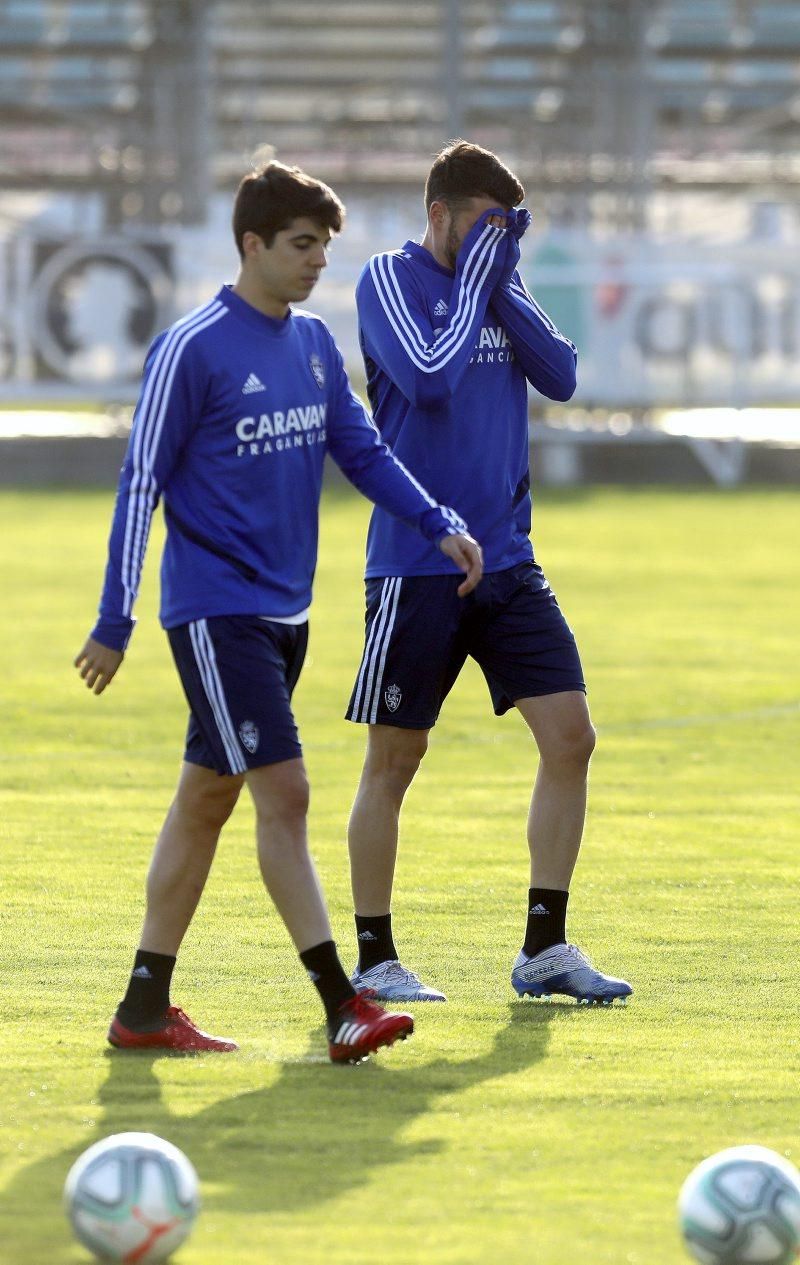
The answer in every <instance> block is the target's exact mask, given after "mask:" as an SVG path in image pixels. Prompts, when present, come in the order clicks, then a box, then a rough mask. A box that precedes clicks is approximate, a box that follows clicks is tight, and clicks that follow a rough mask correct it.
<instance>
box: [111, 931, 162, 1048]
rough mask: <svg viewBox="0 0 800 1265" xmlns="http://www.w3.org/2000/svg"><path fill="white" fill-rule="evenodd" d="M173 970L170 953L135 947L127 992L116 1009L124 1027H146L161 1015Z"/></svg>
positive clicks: (160, 1017)
mask: <svg viewBox="0 0 800 1265" xmlns="http://www.w3.org/2000/svg"><path fill="white" fill-rule="evenodd" d="M174 969H175V958H174V957H173V956H172V955H171V954H169V953H149V952H148V951H147V949H137V950H136V958H135V959H134V963H133V971H132V972H131V978H130V980H129V981H128V991H127V993H126V994H125V996H124V997H123V999H122V1001H121V1002H120V1004H119V1006H118V1008H117V1014H118V1015H119V1017H120V1019H121V1020H122V1022H123V1023H124V1024H125V1027H126V1028H141V1027H148V1026H149V1025H151V1024H154V1023H156V1022H157V1021H158V1020H160V1019H163V1018H164V1015H165V1013H166V1010H167V1006H168V1005H169V986H170V983H171V982H172V972H173V970H174Z"/></svg>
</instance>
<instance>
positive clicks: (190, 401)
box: [75, 162, 481, 1062]
mask: <svg viewBox="0 0 800 1265" xmlns="http://www.w3.org/2000/svg"><path fill="white" fill-rule="evenodd" d="M343 210H344V208H343V207H342V204H341V203H340V202H339V200H338V198H337V197H336V196H335V194H334V193H333V192H332V191H331V190H330V189H329V188H327V186H326V185H324V184H321V183H320V182H319V181H316V180H313V179H311V178H310V177H309V176H307V175H305V174H304V173H303V172H302V171H300V170H299V169H298V168H288V167H285V166H283V165H282V164H280V163H276V162H272V163H268V164H266V165H265V166H264V167H262V168H261V169H260V170H257V171H254V172H253V173H251V174H250V175H247V176H245V178H244V179H243V181H242V183H241V185H240V186H239V190H238V193H237V195H236V200H235V205H234V210H233V231H234V236H235V239H236V244H237V247H238V250H239V254H240V256H241V268H240V271H239V275H238V278H237V280H236V283H235V285H233V286H232V287H229V286H223V287H222V289H221V290H220V291H219V293H218V294H217V295H216V296H215V298H213V299H212V300H211V301H210V302H209V303H206V304H205V305H204V306H203V307H200V308H198V309H197V310H196V311H193V312H191V313H190V314H189V315H188V316H185V317H184V318H183V319H182V320H179V321H177V322H176V323H175V324H174V325H172V326H171V328H170V329H168V330H167V331H166V332H165V333H163V334H161V335H159V337H158V338H157V339H156V340H155V342H154V343H153V345H152V347H151V349H150V352H149V354H148V357H147V361H146V365H145V371H144V381H143V386H142V391H141V395H140V397H139V402H138V405H137V408H136V412H135V416H134V423H133V429H132V432H131V438H130V443H129V445H128V451H127V456H126V458H125V463H124V466H123V469H122V473H121V476H120V483H119V490H118V494H117V501H116V507H115V510H114V518H113V523H112V528H111V537H110V543H109V558H108V565H107V569H106V575H105V585H104V588H103V594H102V599H101V604H100V615H99V619H98V622H97V624H96V625H95V627H94V629H93V631H92V633H91V635H90V637H89V639H88V640H87V642H86V644H85V645H84V647H83V649H82V650H81V651H80V653H79V654H78V656H77V658H76V660H75V666H76V667H77V668H78V670H79V671H80V675H81V676H82V677H83V679H84V681H85V682H86V685H87V686H88V687H89V689H92V690H93V691H94V692H95V693H96V694H100V693H102V691H103V690H104V689H105V688H106V686H107V685H108V683H109V682H110V681H111V680H112V678H113V677H114V674H115V673H116V671H117V669H118V668H119V666H120V664H121V663H122V658H123V654H124V652H125V648H126V646H127V644H128V639H129V637H130V635H131V632H132V629H133V623H134V621H133V617H132V610H133V605H134V601H135V598H136V594H137V589H138V585H139V577H140V573H141V567H142V562H143V559H144V553H145V547H146V544H147V538H148V532H149V528H150V522H151V517H152V514H153V511H154V509H155V506H156V504H157V502H158V500H159V498H161V499H163V501H164V511H165V518H166V525H167V539H166V545H165V548H164V555H163V558H162V564H161V622H162V624H163V625H164V627H165V628H166V630H167V634H168V637H169V642H170V646H171V648H172V653H173V656H174V658H175V663H176V666H177V669H178V673H179V675H180V679H181V683H182V685H183V689H184V692H185V694H186V698H187V701H188V704H189V709H190V718H189V728H188V733H187V738H186V753H185V761H184V763H183V766H182V770H181V774H180V779H179V782H178V788H177V793H176V796H175V799H174V802H173V804H172V806H171V808H170V810H169V813H168V815H167V818H166V821H165V823H164V826H163V828H162V830H161V833H160V835H159V838H158V841H157V844H156V848H155V852H154V855H153V859H152V862H151V865H150V870H149V874H148V879H147V909H146V915H145V919H144V928H143V931H142V937H141V942H140V947H139V950H138V952H137V953H136V957H135V961H134V965H133V970H132V973H131V977H130V981H129V984H128V989H127V992H126V993H125V996H124V998H123V999H122V1001H121V1003H120V1005H119V1008H118V1010H117V1012H116V1014H115V1016H114V1018H113V1020H112V1023H111V1027H110V1029H109V1033H108V1039H109V1041H110V1042H111V1044H112V1045H115V1046H119V1047H122V1048H126V1049H128V1048H142V1047H147V1048H154V1047H155V1048H166V1049H173V1050H209V1051H226V1050H234V1049H236V1044H235V1043H234V1042H233V1041H230V1040H226V1039H223V1038H218V1037H212V1036H209V1035H208V1034H206V1033H204V1032H201V1031H200V1030H199V1029H198V1028H197V1027H196V1026H195V1025H194V1024H193V1023H192V1021H191V1020H190V1019H189V1018H188V1016H187V1015H186V1014H185V1013H184V1012H183V1011H182V1010H180V1009H179V1008H178V1007H175V1006H171V1005H170V982H171V976H172V971H173V967H174V965H175V959H176V955H177V953H178V949H179V947H180V944H181V941H182V939H183V936H184V934H185V932H186V930H187V928H188V926H189V923H190V921H191V918H192V915H193V914H194V911H195V908H196V906H197V903H198V901H199V899H200V895H201V893H202V890H203V887H204V885H205V882H206V878H207V876H208V872H209V869H210V866H211V862H212V860H213V857H214V850H215V848H216V846H217V841H218V838H219V834H220V831H221V829H222V827H223V825H224V823H225V822H226V820H227V819H228V817H229V816H230V814H231V812H232V810H233V808H234V805H235V804H236V801H237V798H238V796H239V792H240V790H241V788H242V786H243V785H244V784H245V783H246V784H247V787H248V790H249V791H250V793H251V795H252V797H253V800H254V803H255V809H256V823H257V824H256V828H257V841H258V856H259V862H260V866H261V871H262V874H263V877H264V882H265V884H266V887H267V889H268V891H269V894H270V896H271V897H272V899H273V901H274V903H275V905H276V907H277V909H278V911H279V913H280V914H281V916H282V918H283V921H284V923H285V924H286V927H287V930H288V932H289V934H290V936H291V938H292V940H293V941H294V943H295V945H296V947H297V950H298V952H299V955H300V958H301V961H302V962H303V964H304V966H305V968H306V970H307V971H308V974H309V976H310V977H311V979H312V980H313V982H314V984H315V985H316V987H317V989H318V991H319V994H320V997H321V999H322V1003H323V1005H324V1007H325V1012H326V1016H327V1025H328V1034H329V1052H330V1057H331V1059H332V1060H333V1061H334V1062H355V1061H358V1060H359V1059H361V1058H363V1057H365V1056H366V1055H368V1054H369V1053H371V1052H374V1051H375V1050H376V1049H378V1048H379V1047H380V1046H384V1045H390V1044H391V1043H392V1042H393V1041H395V1040H397V1039H398V1038H404V1037H406V1036H408V1035H409V1034H410V1033H411V1032H412V1031H413V1020H412V1018H411V1016H410V1015H407V1014H387V1013H386V1012H385V1011H384V1010H383V1008H382V1007H380V1006H378V1005H376V1004H375V1003H374V1002H373V1001H371V1000H369V999H368V998H367V997H366V996H364V995H363V994H362V993H361V992H358V993H357V992H356V990H355V989H354V987H353V986H352V984H351V983H350V981H349V979H348V978H347V975H346V974H345V972H344V970H343V969H342V966H341V963H340V961H339V958H338V956H337V953H336V947H335V945H334V942H333V939H332V936H331V928H330V923H329V921H328V914H327V911H326V907H325V903H324V900H323V896H322V893H321V890H320V886H319V882H318V879H317V875H316V872H315V869H314V865H313V862H312V860H311V858H310V856H309V852H308V846H307V840H306V813H307V808H308V783H307V780H306V772H305V768H304V764H303V759H302V753H301V747H300V742H299V739H298V734H297V729H296V726H295V722H294V718H293V716H292V710H291V702H290V700H291V695H292V691H293V689H294V686H295V685H296V683H297V679H298V677H299V675H300V669H301V667H302V664H303V657H304V655H305V650H306V643H307V638H308V622H307V621H308V610H309V606H310V604H311V582H312V577H313V574H314V568H315V565H316V555H317V531H318V513H319V497H320V489H321V484H322V465H323V458H324V455H325V452H326V450H327V451H328V452H330V454H331V456H332V457H333V458H334V459H335V460H336V461H337V463H338V464H339V465H340V466H341V468H342V470H343V471H344V473H345V474H346V475H347V477H348V478H349V479H350V480H351V481H352V482H353V483H355V484H356V486H357V487H358V488H360V490H361V491H362V492H364V493H365V494H366V495H367V496H369V497H371V498H372V499H373V500H375V501H379V502H380V504H381V505H382V506H383V508H384V509H385V510H386V512H387V513H389V514H397V515H399V516H400V517H401V518H402V519H403V521H404V522H405V523H407V524H408V527H409V530H411V531H415V530H416V531H419V532H420V533H421V534H422V536H423V537H424V539H425V540H426V541H429V542H430V543H431V545H432V546H433V548H434V549H441V550H442V552H443V556H444V554H446V555H447V556H448V558H451V559H452V560H453V562H454V563H455V565H456V566H457V567H460V568H461V569H462V570H463V571H464V572H466V578H465V579H464V580H463V584H462V592H464V593H467V592H469V591H471V589H472V588H473V587H474V585H475V584H476V583H477V581H478V580H479V578H480V574H481V558H480V549H479V547H478V546H477V544H476V543H475V541H474V540H472V538H471V537H470V536H469V535H467V534H466V527H465V524H464V523H463V522H462V521H461V520H460V519H459V518H458V516H457V515H456V514H455V513H454V511H452V510H449V509H446V508H445V509H443V508H442V507H440V506H439V505H437V504H436V502H435V501H433V500H432V499H431V498H430V496H428V494H427V493H426V492H425V491H424V489H423V488H422V487H421V486H420V484H418V483H417V482H416V481H415V480H414V479H413V478H412V477H411V476H410V475H409V474H408V472H407V471H406V470H405V469H404V468H403V467H402V466H401V465H399V464H398V463H397V462H396V461H395V460H394V458H393V457H392V455H391V453H390V452H389V451H388V449H387V448H386V446H385V445H384V444H383V443H382V442H381V440H380V438H379V436H378V433H377V431H376V429H375V427H374V426H373V425H372V422H371V420H370V418H369V416H368V414H367V413H366V411H365V409H364V407H363V405H362V404H361V403H360V401H359V400H358V399H357V397H356V396H355V395H354V394H353V392H352V390H351V388H350V384H349V382H348V380H347V376H346V374H345V370H344V366H343V364H342V358H341V355H340V354H339V351H338V349H337V347H336V345H335V344H334V342H333V339H332V337H331V334H330V332H329V330H328V329H327V327H326V326H325V325H324V324H323V322H322V321H321V320H320V319H319V318H318V317H316V316H313V315H311V314H310V313H307V312H304V311H301V310H295V309H292V308H291V307H290V306H289V305H290V303H292V302H296V301H300V300H303V299H305V298H307V296H308V295H309V294H310V292H311V291H312V289H313V288H314V286H315V285H316V283H317V281H318V279H319V276H320V273H321V271H322V269H323V268H324V267H325V263H326V252H327V248H328V245H329V242H330V240H331V235H332V234H333V233H335V232H338V231H339V229H340V227H341V224H342V217H343Z"/></svg>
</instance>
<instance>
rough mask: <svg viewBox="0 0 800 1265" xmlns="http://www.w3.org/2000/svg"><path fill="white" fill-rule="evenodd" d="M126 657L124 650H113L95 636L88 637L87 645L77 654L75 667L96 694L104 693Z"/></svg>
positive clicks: (88, 687) (87, 685)
mask: <svg viewBox="0 0 800 1265" xmlns="http://www.w3.org/2000/svg"><path fill="white" fill-rule="evenodd" d="M124 657H125V655H124V651H122V650H112V649H111V647H110V646H103V645H101V644H100V642H99V641H95V640H94V638H93V637H87V639H86V645H85V646H84V647H83V649H82V650H81V651H80V653H79V654H76V656H75V667H76V668H77V669H78V671H79V672H80V674H81V677H82V679H83V680H84V681H85V682H86V688H87V689H89V690H94V692H95V694H102V693H103V690H104V689H105V688H106V686H107V685H108V684H109V683H110V682H111V681H112V680H113V679H114V676H115V675H116V672H117V668H118V667H119V665H120V664H121V663H122V660H123V658H124Z"/></svg>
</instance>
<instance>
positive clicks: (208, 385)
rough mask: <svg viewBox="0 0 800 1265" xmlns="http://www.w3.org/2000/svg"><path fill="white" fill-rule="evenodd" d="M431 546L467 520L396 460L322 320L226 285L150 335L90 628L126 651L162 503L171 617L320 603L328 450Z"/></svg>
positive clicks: (268, 612)
mask: <svg viewBox="0 0 800 1265" xmlns="http://www.w3.org/2000/svg"><path fill="white" fill-rule="evenodd" d="M326 450H327V451H329V452H330V454H331V456H332V457H333V458H334V460H335V461H336V462H337V464H338V465H339V466H340V467H341V469H342V470H343V472H344V473H345V475H346V476H347V477H348V478H349V479H350V480H351V482H353V483H354V484H355V485H356V487H358V488H359V489H360V490H361V491H362V492H363V493H364V494H365V496H367V497H369V498H370V499H371V500H373V501H378V502H380V504H381V505H382V507H383V508H384V510H385V511H386V512H387V513H388V514H390V515H392V514H396V515H398V516H399V517H400V518H402V519H403V521H404V523H405V524H407V525H408V530H409V531H410V532H411V533H412V535H413V534H416V533H417V532H421V533H423V535H424V538H425V539H426V541H430V542H431V544H432V546H433V547H435V545H436V542H438V541H439V540H441V539H442V537H443V536H445V535H447V534H448V533H453V532H456V531H464V530H466V525H465V524H464V522H463V521H462V520H461V519H460V518H459V517H458V515H457V514H455V513H454V512H453V511H451V510H448V509H447V508H445V507H441V506H438V505H437V504H436V502H435V501H434V500H433V499H432V498H431V497H430V496H429V495H428V494H427V493H426V491H425V490H424V488H422V487H421V486H420V484H419V483H417V481H416V479H414V478H413V477H412V476H411V475H410V474H409V472H408V471H407V470H405V469H404V468H403V466H402V465H400V464H399V463H398V462H396V461H395V459H394V457H393V456H392V454H391V453H390V452H389V450H388V449H387V447H386V445H385V444H384V443H382V442H381V440H380V437H379V435H378V432H377V430H376V428H375V426H374V425H373V424H372V421H371V419H370V417H369V415H368V414H367V412H366V410H365V409H364V406H363V405H362V404H361V402H360V400H359V399H358V398H357V396H356V395H355V394H354V393H353V391H352V389H351V387H350V383H349V381H348V379H347V375H346V373H345V370H344V365H343V363H342V358H341V355H340V353H339V350H338V348H337V347H336V345H335V343H334V341H333V338H332V336H331V333H330V331H329V330H328V328H327V326H326V325H325V324H324V322H323V321H321V320H320V319H319V317H316V316H313V315H311V314H310V313H307V312H303V311H291V312H290V313H289V315H288V316H287V317H286V318H285V319H284V320H276V319H273V318H272V317H269V316H264V315H263V314H262V313H261V312H259V311H257V310H256V309H255V308H254V307H252V306H251V305H250V304H249V303H246V302H245V301H244V300H243V299H241V298H240V297H239V296H238V295H236V294H234V293H233V292H232V290H231V289H230V288H229V287H227V286H223V288H222V289H221V290H220V291H219V293H218V294H217V295H216V297H215V298H214V299H213V300H212V301H211V302H210V303H207V304H206V305H205V306H203V307H200V308H198V309H197V310H196V311H194V312H191V313H190V314H189V315H188V316H186V317H184V318H183V319H182V320H179V321H177V322H176V323H175V324H174V325H172V326H171V327H170V328H169V329H168V330H166V331H165V332H164V333H162V334H160V335H159V336H158V337H157V338H156V340H155V341H154V343H153V345H152V347H151V348H150V351H149V353H148V357H147V361H146V364H145V371H144V378H143V383H142V390H141V394H140V396H139V401H138V404H137V407H136V411H135V414H134V422H133V428H132V431H131V437H130V441H129V444H128V450H127V454H126V457H125V462H124V465H123V467H122V472H121V475H120V482H119V488H118V491H117V500H116V505H115V508H114V517H113V522H112V527H111V537H110V541H109V556H108V564H107V567H106V574H105V583H104V587H103V594H102V598H101V603H100V615H99V619H98V622H97V624H96V626H95V628H94V630H93V632H92V636H93V637H94V638H95V639H96V640H97V641H99V642H100V643H101V644H103V645H106V646H109V647H111V648H112V649H117V650H123V649H124V648H125V646H126V645H127V642H128V639H129V637H130V634H131V631H132V629H133V624H134V619H133V606H134V602H135V600H136V595H137V591H138V588H139V579H140V574H141V569H142V563H143V561H144V554H145V549H146V546H147V538H148V534H149V530H150V523H151V519H152V515H153V511H154V509H155V507H156V505H157V504H158V501H159V499H162V498H163V502H164V514H165V519H166V525H167V538H166V544H165V547H164V554H163V558H162V562H161V611H160V617H161V622H162V624H163V626H164V627H165V628H172V627H176V626H177V625H179V624H184V623H187V622H189V621H190V620H195V619H203V618H207V617H209V616H212V615H263V616H266V617H268V618H269V617H272V618H277V619H281V618H284V619H285V618H291V617H292V616H296V615H298V614H301V613H302V612H304V611H305V610H307V608H308V607H309V605H310V604H311V585H312V580H313V576H314V569H315V566H316V559H317V536H318V516H319V497H320V491H321V487H322V468H323V460H324V456H325V452H326ZM421 538H422V537H421Z"/></svg>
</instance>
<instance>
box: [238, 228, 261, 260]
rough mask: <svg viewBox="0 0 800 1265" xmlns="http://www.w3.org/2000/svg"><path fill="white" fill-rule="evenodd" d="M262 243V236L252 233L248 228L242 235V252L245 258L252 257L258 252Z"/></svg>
mask: <svg viewBox="0 0 800 1265" xmlns="http://www.w3.org/2000/svg"><path fill="white" fill-rule="evenodd" d="M263 245H264V239H263V237H259V235H258V233H253V232H252V231H251V230H250V229H248V230H247V232H246V233H244V234H243V235H242V253H243V254H244V257H245V259H252V257H253V255H257V254H258V251H259V247H261V246H263Z"/></svg>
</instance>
